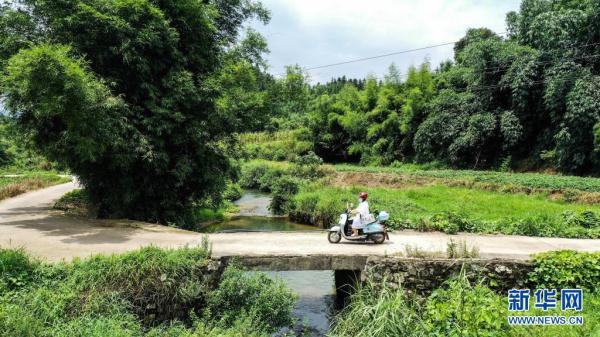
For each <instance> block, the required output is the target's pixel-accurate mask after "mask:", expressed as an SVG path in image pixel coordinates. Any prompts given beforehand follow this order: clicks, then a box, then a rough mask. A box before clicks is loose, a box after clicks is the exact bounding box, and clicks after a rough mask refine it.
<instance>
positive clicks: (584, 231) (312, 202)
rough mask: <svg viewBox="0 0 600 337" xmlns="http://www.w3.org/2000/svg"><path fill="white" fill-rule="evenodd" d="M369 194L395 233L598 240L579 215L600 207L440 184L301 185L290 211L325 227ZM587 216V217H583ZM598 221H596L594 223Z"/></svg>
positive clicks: (374, 207) (594, 228)
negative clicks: (416, 231)
mask: <svg viewBox="0 0 600 337" xmlns="http://www.w3.org/2000/svg"><path fill="white" fill-rule="evenodd" d="M362 190H368V191H369V195H370V198H369V204H370V207H371V211H378V210H385V211H387V212H389V213H390V214H391V221H390V223H391V224H392V225H393V226H395V227H398V228H413V229H421V230H444V231H447V232H449V233H455V232H456V231H459V230H460V231H472V232H486V233H505V234H523V235H539V236H566V237H598V236H600V229H599V228H597V225H598V224H597V223H593V224H590V225H589V227H590V228H587V227H585V226H581V225H579V223H578V222H577V221H575V220H570V219H571V218H572V217H573V218H575V219H578V218H579V217H581V216H580V215H581V214H582V213H583V214H590V216H591V217H596V214H599V213H600V206H599V205H581V204H572V203H565V202H558V201H551V200H548V199H547V198H545V197H544V196H543V195H523V194H507V193H500V192H493V191H485V190H473V189H468V188H458V187H448V186H443V185H433V186H422V187H412V188H406V189H389V188H368V189H367V188H366V187H360V186H356V187H348V188H343V187H332V186H327V185H321V184H311V185H306V186H304V187H303V188H302V189H301V191H300V193H298V194H297V195H296V196H295V197H294V202H293V204H294V208H293V210H292V211H291V212H290V215H291V217H292V218H294V219H296V220H298V221H304V222H306V221H309V222H313V223H315V224H319V225H321V226H324V227H327V226H328V225H330V224H331V223H333V222H334V221H335V219H337V216H338V214H339V213H340V212H341V211H342V210H343V209H344V207H345V204H346V203H347V202H356V201H355V199H356V195H357V194H358V192H359V191H362ZM584 212H590V213H584ZM595 219H596V220H597V218H595Z"/></svg>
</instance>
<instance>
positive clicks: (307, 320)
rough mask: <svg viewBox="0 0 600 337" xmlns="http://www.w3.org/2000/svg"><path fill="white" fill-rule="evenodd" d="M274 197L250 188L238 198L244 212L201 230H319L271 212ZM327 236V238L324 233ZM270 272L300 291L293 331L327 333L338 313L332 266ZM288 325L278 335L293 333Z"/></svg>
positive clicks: (311, 334) (309, 334)
mask: <svg viewBox="0 0 600 337" xmlns="http://www.w3.org/2000/svg"><path fill="white" fill-rule="evenodd" d="M270 202H271V198H270V196H269V195H268V194H265V193H261V192H256V191H247V192H246V193H245V194H244V195H243V196H242V198H240V199H239V200H237V201H236V202H235V204H236V206H237V207H238V208H239V209H240V212H239V213H238V214H237V215H236V216H235V217H233V218H232V219H230V220H227V221H223V222H219V223H215V224H210V225H208V226H205V227H202V228H201V229H200V231H201V232H204V233H217V232H221V233H223V232H243V231H270V232H274V231H315V230H319V229H318V228H316V227H314V226H309V225H301V224H297V223H294V222H291V221H289V220H288V219H287V218H285V217H275V216H272V215H271V212H269V209H268V205H269V203H270ZM323 240H326V237H325V235H323ZM266 274H267V275H269V276H270V277H274V278H280V279H282V280H283V281H284V282H285V283H286V284H287V286H288V287H289V288H290V289H292V290H293V291H294V292H295V293H296V294H298V301H297V302H296V305H295V307H294V317H295V318H296V324H295V325H294V327H293V332H294V334H295V335H298V336H325V334H326V333H327V331H328V330H329V325H330V322H331V318H332V316H333V315H334V314H335V281H334V276H333V271H332V270H308V271H276V272H266ZM290 332H291V331H289V329H284V330H282V331H280V332H278V333H277V334H276V335H277V336H279V335H282V334H286V333H290Z"/></svg>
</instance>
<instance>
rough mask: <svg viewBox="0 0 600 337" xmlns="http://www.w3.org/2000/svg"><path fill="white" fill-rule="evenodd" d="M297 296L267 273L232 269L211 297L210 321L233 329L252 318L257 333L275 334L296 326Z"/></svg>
mask: <svg viewBox="0 0 600 337" xmlns="http://www.w3.org/2000/svg"><path fill="white" fill-rule="evenodd" d="M294 303H295V296H294V295H293V294H292V293H291V292H290V291H289V290H288V289H287V288H286V287H285V284H284V283H283V281H280V280H273V279H271V278H269V277H268V276H267V275H266V274H264V273H245V272H243V271H241V270H240V269H237V268H235V267H229V268H227V269H226V270H225V272H224V273H223V277H222V279H221V283H220V284H219V287H218V288H217V289H216V290H215V291H213V292H211V293H210V296H209V299H208V310H207V312H206V317H207V318H210V319H215V320H217V321H219V322H220V323H221V324H222V325H224V326H229V325H231V324H233V323H234V322H235V321H237V320H239V319H243V318H249V319H251V321H252V322H253V324H255V325H254V328H255V330H257V331H268V332H275V331H276V330H277V328H280V327H285V326H289V325H291V324H292V320H291V312H292V308H293V306H294Z"/></svg>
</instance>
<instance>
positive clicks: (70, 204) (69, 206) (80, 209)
mask: <svg viewBox="0 0 600 337" xmlns="http://www.w3.org/2000/svg"><path fill="white" fill-rule="evenodd" d="M53 208H54V209H58V210H61V211H65V212H67V213H72V214H81V215H84V214H87V213H88V211H89V208H90V199H89V196H88V195H87V193H86V192H85V190H82V189H75V190H73V191H71V192H68V193H67V194H65V195H63V196H62V197H60V199H58V200H57V201H56V202H55V203H54V206H53Z"/></svg>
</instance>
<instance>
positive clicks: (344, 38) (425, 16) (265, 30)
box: [252, 0, 520, 82]
mask: <svg viewBox="0 0 600 337" xmlns="http://www.w3.org/2000/svg"><path fill="white" fill-rule="evenodd" d="M262 2H263V4H264V5H265V6H266V7H267V8H269V9H270V10H271V14H272V20H271V22H270V23H269V24H268V25H266V26H263V25H262V24H258V23H253V24H252V27H253V28H254V29H256V30H258V31H259V32H260V33H261V34H263V36H265V37H266V39H267V41H268V43H269V49H270V50H271V52H270V54H269V55H267V59H268V61H269V63H270V69H269V71H270V72H271V73H273V74H280V73H281V72H282V71H283V70H284V66H285V65H288V64H299V65H300V66H302V67H312V66H319V65H323V64H329V63H335V62H340V61H345V60H348V59H354V58H362V57H369V56H373V55H378V54H386V53H392V52H396V51H401V50H406V49H413V48H419V47H423V46H428V45H435V44H441V43H446V42H452V41H456V40H458V39H460V38H461V37H462V36H463V35H464V33H465V31H466V30H467V29H468V28H471V27H488V28H490V29H492V30H494V31H496V32H504V31H505V30H506V28H505V16H506V13H507V12H509V11H512V10H518V8H519V4H520V0H496V1H493V0H426V1H425V0H423V1H417V0H412V1H411V0H369V1H364V0H262ZM451 57H452V46H445V47H438V48H433V49H429V50H425V51H419V52H413V53H409V54H403V55H397V56H390V57H386V58H381V59H376V60H370V61H364V62H359V63H354V64H349V65H342V66H336V67H331V68H325V69H318V70H314V71H311V72H310V76H311V79H312V80H313V81H314V82H317V81H321V82H323V81H327V80H328V79H330V78H331V77H334V76H335V77H337V76H341V75H346V76H349V77H365V76H366V75H367V74H374V75H375V76H383V74H384V73H385V72H386V71H387V68H388V66H389V65H390V63H392V62H394V63H396V65H397V66H398V67H399V69H400V70H401V72H402V73H403V74H404V73H405V72H406V68H408V66H410V65H411V64H414V65H418V64H420V63H421V62H422V61H423V60H424V59H425V58H428V59H429V60H430V61H431V63H432V65H433V66H434V67H435V66H437V65H438V64H439V62H441V61H443V60H445V59H448V58H451Z"/></svg>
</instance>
